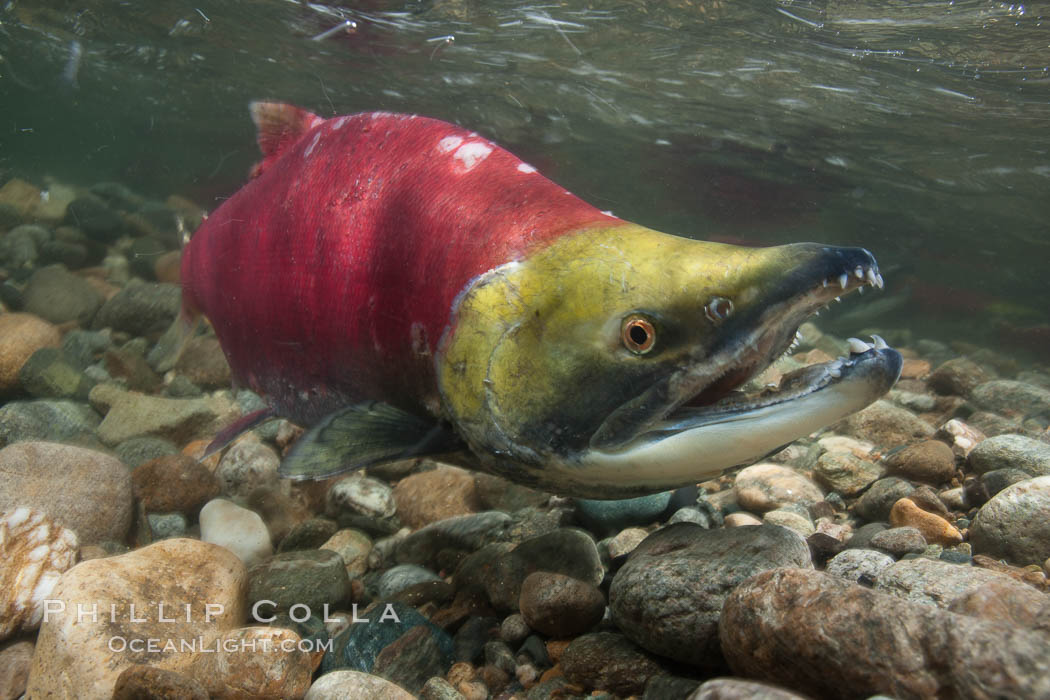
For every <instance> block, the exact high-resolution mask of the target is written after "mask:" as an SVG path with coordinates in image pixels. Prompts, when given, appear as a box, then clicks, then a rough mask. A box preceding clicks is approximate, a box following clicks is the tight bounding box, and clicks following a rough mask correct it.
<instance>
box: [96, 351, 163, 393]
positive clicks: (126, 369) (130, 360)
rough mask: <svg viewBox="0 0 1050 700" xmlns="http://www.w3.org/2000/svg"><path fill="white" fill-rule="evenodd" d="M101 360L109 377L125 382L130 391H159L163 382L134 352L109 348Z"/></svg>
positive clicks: (144, 359) (143, 359) (141, 357)
mask: <svg viewBox="0 0 1050 700" xmlns="http://www.w3.org/2000/svg"><path fill="white" fill-rule="evenodd" d="M103 360H104V361H105V363H106V371H107V372H109V375H110V376H111V377H115V378H120V379H123V380H125V381H126V382H127V386H128V388H129V389H131V390H132V391H143V392H146V393H150V392H153V391H156V390H157V389H159V388H160V385H161V384H162V383H163V381H164V380H163V379H162V378H161V376H160V375H159V374H157V373H156V372H154V371H153V368H152V367H150V365H149V363H148V362H146V358H145V357H143V356H142V355H139V354H136V353H134V352H130V351H128V350H122V349H120V348H110V349H109V350H106V354H105V356H104V357H103Z"/></svg>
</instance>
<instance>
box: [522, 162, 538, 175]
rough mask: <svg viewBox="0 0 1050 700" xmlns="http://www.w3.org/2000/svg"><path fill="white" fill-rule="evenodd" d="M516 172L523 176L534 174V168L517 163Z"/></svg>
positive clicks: (526, 164)
mask: <svg viewBox="0 0 1050 700" xmlns="http://www.w3.org/2000/svg"><path fill="white" fill-rule="evenodd" d="M518 172H519V173H525V174H528V173H534V172H536V168H534V167H532V166H531V165H529V164H528V163H518Z"/></svg>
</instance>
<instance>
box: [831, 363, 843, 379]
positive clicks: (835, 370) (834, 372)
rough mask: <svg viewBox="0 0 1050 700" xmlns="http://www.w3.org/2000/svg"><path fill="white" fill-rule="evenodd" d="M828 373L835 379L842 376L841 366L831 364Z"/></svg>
mask: <svg viewBox="0 0 1050 700" xmlns="http://www.w3.org/2000/svg"><path fill="white" fill-rule="evenodd" d="M828 374H830V375H831V376H832V377H834V378H835V379H838V378H839V377H841V376H842V368H841V367H839V366H838V365H831V366H830V367H828Z"/></svg>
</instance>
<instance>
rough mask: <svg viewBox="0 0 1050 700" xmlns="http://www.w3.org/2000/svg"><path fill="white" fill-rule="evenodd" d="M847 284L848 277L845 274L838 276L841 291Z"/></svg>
mask: <svg viewBox="0 0 1050 700" xmlns="http://www.w3.org/2000/svg"><path fill="white" fill-rule="evenodd" d="M848 283H849V275H847V274H846V273H845V272H843V273H842V274H841V275H839V286H840V287H842V288H843V289H845V288H846V285H847V284H848Z"/></svg>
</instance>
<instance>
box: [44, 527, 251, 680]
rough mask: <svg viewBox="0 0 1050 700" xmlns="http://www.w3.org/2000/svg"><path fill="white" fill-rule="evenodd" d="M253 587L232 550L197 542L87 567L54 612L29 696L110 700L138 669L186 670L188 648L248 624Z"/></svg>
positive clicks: (71, 577) (60, 590) (57, 591)
mask: <svg viewBox="0 0 1050 700" xmlns="http://www.w3.org/2000/svg"><path fill="white" fill-rule="evenodd" d="M245 582H246V575H245V569H244V565H243V564H241V562H240V560H239V559H237V557H235V556H234V555H233V554H232V553H231V552H229V551H228V550H226V549H223V548H222V547H218V546H216V545H213V544H207V543H206V542H200V541H198V540H190V539H171V540H163V541H161V542H157V543H156V544H152V545H149V546H148V547H143V548H142V549H137V550H135V551H132V552H128V553H127V554H122V555H120V556H115V557H106V558H105V559H92V560H91V561H85V562H81V563H80V564H77V565H76V566H74V567H73V568H72V569H70V570H69V571H67V572H66V573H65V574H63V575H62V578H61V579H59V582H58V585H56V586H55V588H54V591H52V595H51V600H50V601H49V602H48V604H47V605H46V606H45V609H44V618H43V621H42V622H41V625H40V635H39V636H38V637H37V643H36V651H35V652H34V654H33V665H32V668H31V670H30V672H29V684H28V688H27V689H26V696H27V697H30V698H84V699H94V698H98V699H99V700H107V699H108V698H110V697H112V695H113V687H114V685H115V684H116V681H117V678H118V677H119V676H120V674H121V672H122V671H123V670H124V669H125V668H127V667H128V666H131V665H133V664H136V663H147V664H149V665H150V666H157V667H159V668H166V669H169V670H172V671H179V672H183V671H185V669H186V668H187V666H188V665H189V663H190V662H191V660H192V659H193V657H194V654H193V653H190V652H188V651H187V649H188V648H192V645H196V646H197V648H201V647H202V646H203V647H207V646H209V645H213V644H214V641H215V639H217V638H218V637H219V636H220V635H222V634H223V633H225V632H226V631H227V630H229V629H232V628H233V627H235V626H237V625H238V624H240V623H241V621H242V620H244V618H245V614H246V612H247V610H246V602H245ZM161 605H163V606H164V607H163V608H161ZM132 606H134V608H132ZM150 640H156V641H155V642H152V643H151V642H150ZM169 643H170V645H171V646H169ZM151 645H152V646H153V647H154V650H153V651H150V647H151Z"/></svg>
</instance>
